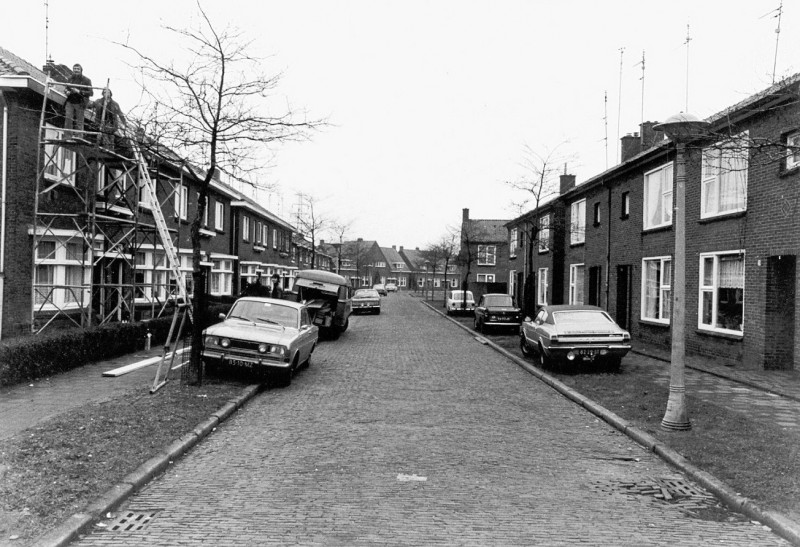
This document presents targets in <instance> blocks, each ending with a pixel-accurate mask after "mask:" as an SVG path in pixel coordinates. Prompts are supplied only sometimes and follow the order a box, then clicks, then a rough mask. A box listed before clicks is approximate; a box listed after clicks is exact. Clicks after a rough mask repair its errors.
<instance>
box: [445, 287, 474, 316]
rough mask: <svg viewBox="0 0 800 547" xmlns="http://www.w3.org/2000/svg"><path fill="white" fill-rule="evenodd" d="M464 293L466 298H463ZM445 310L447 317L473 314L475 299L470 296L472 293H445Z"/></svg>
mask: <svg viewBox="0 0 800 547" xmlns="http://www.w3.org/2000/svg"><path fill="white" fill-rule="evenodd" d="M464 292H466V298H465V297H464ZM445 308H446V310H447V315H453V314H457V313H474V312H475V298H474V297H473V296H472V291H459V290H457V291H447V297H446V299H445Z"/></svg>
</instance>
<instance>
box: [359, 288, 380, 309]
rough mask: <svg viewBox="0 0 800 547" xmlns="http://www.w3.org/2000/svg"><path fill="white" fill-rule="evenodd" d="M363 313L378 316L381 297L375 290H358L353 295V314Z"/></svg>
mask: <svg viewBox="0 0 800 547" xmlns="http://www.w3.org/2000/svg"><path fill="white" fill-rule="evenodd" d="M357 312H365V313H374V314H376V315H380V313H381V295H380V294H378V291H376V290H375V289H358V290H356V292H355V293H354V294H353V313H357Z"/></svg>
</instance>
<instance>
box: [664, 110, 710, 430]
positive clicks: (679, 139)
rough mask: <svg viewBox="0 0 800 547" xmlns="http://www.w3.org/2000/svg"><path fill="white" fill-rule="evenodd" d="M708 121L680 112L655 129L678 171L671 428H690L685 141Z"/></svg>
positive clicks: (674, 219)
mask: <svg viewBox="0 0 800 547" xmlns="http://www.w3.org/2000/svg"><path fill="white" fill-rule="evenodd" d="M707 125H708V124H707V122H705V121H703V120H701V119H699V118H697V117H696V116H693V115H691V114H685V113H683V112H681V113H680V114H676V115H674V116H670V117H669V118H667V121H665V122H664V123H662V124H659V125H656V126H654V129H657V130H658V129H660V130H663V131H664V133H665V134H666V135H667V137H669V138H670V139H672V140H673V141H674V142H675V147H676V150H677V173H676V177H675V196H674V200H673V201H674V202H673V206H674V214H673V217H672V222H673V226H674V228H673V230H674V233H675V252H674V256H673V259H672V263H673V267H672V271H673V274H672V312H671V317H672V320H671V323H672V351H671V354H670V374H669V399H668V400H667V410H666V412H665V413H664V418H663V419H662V420H661V427H662V428H664V429H668V430H672V431H686V430H688V429H691V428H692V424H691V423H690V422H689V414H688V412H687V409H686V383H685V380H684V371H685V366H686V363H685V359H686V335H685V331H686V143H688V142H690V141H692V140H694V139H697V138H698V137H700V136H701V135H702V134H703V132H704V129H705V127H706V126H707Z"/></svg>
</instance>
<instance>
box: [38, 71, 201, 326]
mask: <svg viewBox="0 0 800 547" xmlns="http://www.w3.org/2000/svg"><path fill="white" fill-rule="evenodd" d="M54 85H59V84H58V83H57V82H53V81H52V80H50V79H49V78H48V80H47V82H46V84H45V92H44V100H43V103H42V110H41V117H40V123H39V134H38V137H39V147H38V155H37V173H36V188H35V194H34V222H33V226H32V229H30V233H31V236H32V240H33V244H32V275H31V331H32V332H33V333H34V334H38V333H41V332H43V331H44V330H46V329H47V328H48V327H50V326H51V325H53V324H56V323H67V324H71V325H74V326H78V327H83V328H87V327H91V326H93V325H98V324H105V323H110V322H116V321H127V320H133V319H134V318H135V316H136V311H137V309H138V310H139V311H142V310H147V308H149V316H150V317H157V316H160V315H161V314H163V312H164V311H165V310H166V309H168V308H169V307H170V306H171V305H175V308H176V312H177V310H178V309H181V310H185V309H187V308H188V309H191V306H190V300H189V297H188V294H187V291H186V284H185V280H184V279H183V275H182V273H181V271H180V261H179V256H178V254H177V251H176V249H175V245H174V242H173V240H172V237H173V233H171V232H170V230H169V229H168V228H167V226H166V221H165V219H164V215H163V212H162V209H161V205H162V204H161V203H159V201H158V194H159V192H158V185H166V186H167V187H166V188H163V189H162V190H164V191H163V192H162V194H165V195H166V196H167V197H166V200H167V201H168V200H170V199H172V196H173V195H174V193H175V191H176V188H175V183H176V182H177V183H178V184H180V183H181V179H175V178H173V179H169V178H167V177H160V176H158V177H157V178H156V180H155V181H154V180H153V178H152V177H151V176H150V172H149V171H150V169H151V168H150V166H149V165H148V163H147V161H146V159H145V157H144V156H143V154H142V152H141V149H140V146H139V143H138V142H137V140H136V139H137V136H136V135H134V134H133V133H132V132H130V131H127V132H126V135H125V140H126V148H128V150H127V152H129V153H130V157H128V155H127V154H125V155H123V154H122V153H118V152H116V151H114V150H113V149H112V148H113V147H112V146H109V145H107V144H105V143H103V141H102V136H103V135H102V134H101V133H100V132H97V131H78V130H70V132H69V134H67V133H66V132H65V131H64V130H63V129H61V128H60V127H58V124H56V123H49V122H51V121H54V120H56V119H58V118H59V117H60V114H59V113H57V112H56V111H55V109H52V108H50V109H48V107H52V103H51V102H49V101H48V98H49V97H50V93H51V92H52V87H53V86H54ZM103 115H105V111H103ZM156 173H157V171H156ZM182 176H183V175H182V169H181V178H182ZM66 195H69V196H70V197H71V199H69V200H65V199H63V198H64V197H65V196H66ZM59 197H60V198H62V199H60V200H59ZM143 209H146V210H147V212H148V213H149V214H151V215H152V216H153V220H154V223H153V224H150V223H146V222H142V218H141V213H142V212H143ZM173 232H174V230H173ZM146 251H150V252H152V256H153V258H154V259H153V260H152V265H150V266H149V267H143V266H144V264H139V263H138V262H139V261H140V260H139V258H140V257H142V256H143V255H144V253H145V252H146ZM159 254H161V255H163V256H165V258H166V262H167V265H166V266H168V270H169V271H170V272H171V277H172V283H170V282H169V280H167V279H165V276H161V275H155V270H156V268H157V267H159V266H158V264H157V262H158V260H157V259H156V257H157V256H159ZM148 270H150V271H151V272H152V273H151V274H150V275H149V276H148V275H147V274H146V272H147V271H148ZM163 270H164V266H162V270H161V271H162V272H163ZM148 278H149V281H147V279H148ZM159 280H162V282H161V283H159ZM164 284H166V287H165V286H164ZM171 287H174V291H171V290H170V288H171ZM189 313H190V312H189Z"/></svg>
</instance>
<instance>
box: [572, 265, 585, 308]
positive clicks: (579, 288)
mask: <svg viewBox="0 0 800 547" xmlns="http://www.w3.org/2000/svg"><path fill="white" fill-rule="evenodd" d="M583 271H584V266H583V264H570V267H569V303H570V304H583V277H584V276H583Z"/></svg>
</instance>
